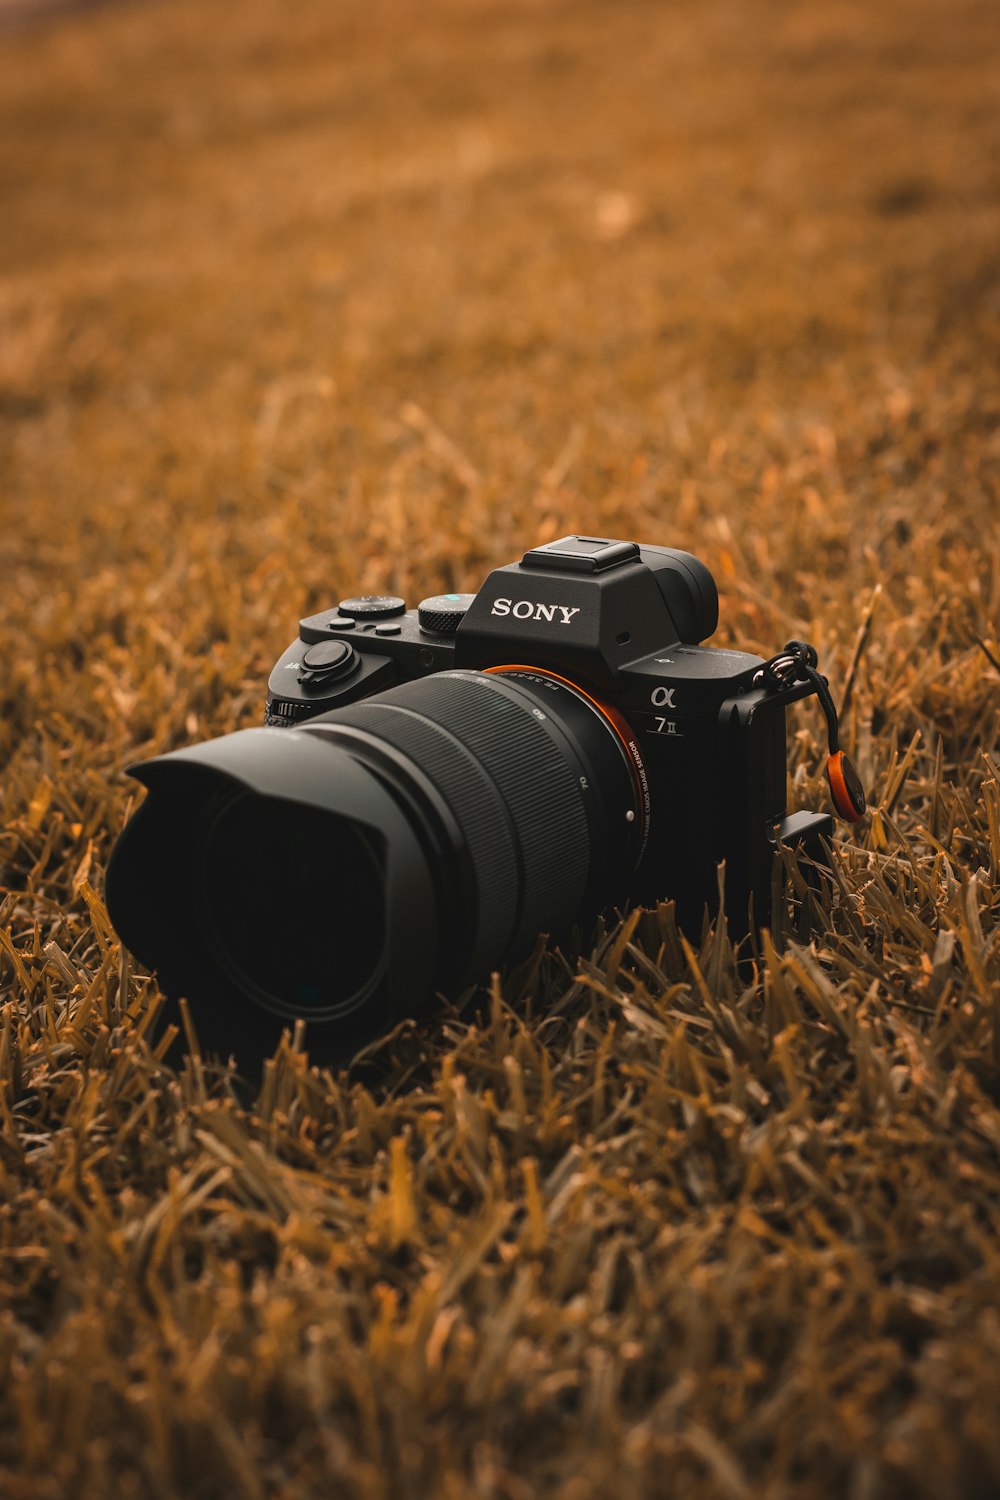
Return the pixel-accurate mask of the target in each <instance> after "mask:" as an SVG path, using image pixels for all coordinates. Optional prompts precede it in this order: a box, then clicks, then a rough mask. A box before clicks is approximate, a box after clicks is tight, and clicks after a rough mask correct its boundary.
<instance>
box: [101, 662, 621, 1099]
mask: <svg viewBox="0 0 1000 1500" xmlns="http://www.w3.org/2000/svg"><path fill="white" fill-rule="evenodd" d="M135 773H136V774H137V775H138V776H139V777H140V779H142V780H144V781H145V782H146V783H147V785H148V787H149V795H148V796H147V798H146V801H145V802H144V804H143V806H142V807H141V808H140V809H139V811H138V813H137V814H136V815H135V817H134V818H133V819H132V821H131V822H130V823H129V824H128V826H127V827H126V829H125V831H124V833H123V834H122V837H121V838H120V840H119V842H118V845H117V846H116V848H115V851H114V854H113V856H112V861H111V864H110V866H109V870H108V904H109V909H110V911H111V915H112V918H113V920H114V922H115V924H116V926H117V927H118V930H119V932H120V933H121V935H122V937H123V938H124V940H125V942H126V943H127V944H128V946H129V947H130V948H131V949H132V950H133V952H135V953H136V954H137V955H138V956H139V957H140V958H141V959H143V960H144V961H146V962H148V963H149V964H150V965H151V966H152V967H154V968H156V969H157V971H158V973H159V978H160V982H161V985H162V987H163V989H164V990H165V991H166V992H167V994H168V995H169V996H187V997H188V998H189V999H190V1000H191V1003H192V1013H193V1017H194V1021H195V1025H196V1027H197V1030H198V1032H199V1036H200V1037H201V1039H202V1042H203V1044H204V1045H205V1046H206V1047H207V1048H208V1049H209V1050H215V1051H219V1052H222V1053H223V1054H224V1055H225V1054H228V1053H235V1055H236V1056H237V1058H238V1060H239V1062H240V1064H241V1066H243V1067H244V1068H245V1069H249V1070H250V1071H253V1070H254V1068H255V1066H256V1064H257V1063H258V1062H259V1060H260V1058H262V1057H263V1056H266V1055H267V1052H268V1051H269V1050H271V1049H272V1048H273V1046H274V1045H275V1044H276V1042H277V1040H278V1038H279V1037H280V1033H281V1029H282V1026H283V1025H287V1024H288V1021H289V1020H290V1019H292V1018H293V1017H299V1016H301V1017H303V1018H305V1019H306V1021H307V1022H309V1045H310V1047H311V1049H312V1051H313V1055H314V1056H321V1055H323V1054H324V1053H333V1054H336V1053H338V1052H342V1051H344V1050H346V1049H351V1048H355V1047H357V1046H358V1045H360V1044H361V1043H363V1042H364V1041H365V1040H367V1039H369V1038H371V1037H372V1036H374V1035H376V1034H378V1033H379V1032H380V1031H383V1030H385V1029H386V1028H387V1027H389V1026H390V1025H391V1024H393V1022H394V1021H396V1020H398V1019H400V1018H401V1017H403V1016H407V1015H412V1014H414V1013H415V1011H417V1010H418V1009H419V1008H420V1007H421V1006H422V1005H423V1004H424V1003H426V1001H427V1000H428V998H429V997H430V996H432V995H433V994H434V993H435V992H437V991H442V992H444V993H447V994H452V995H457V994H458V993H460V992H461V991H462V990H463V989H465V988H466V987H468V986H469V985H471V984H473V983H475V982H476V981H478V980H480V979H482V978H484V977H485V976H486V975H487V974H488V973H489V972H490V970H491V969H493V968H496V967H498V966H500V965H502V964H504V963H507V962H509V961H512V960H515V959H517V958H519V957H521V956H523V955H524V954H525V953H526V952H527V951H529V950H530V948H531V946H532V944H533V943H534V942H535V940H536V938H537V936H538V934H539V933H547V934H549V935H550V936H553V937H557V938H558V937H560V936H563V935H565V934H566V933H567V932H568V930H569V929H570V928H571V927H572V926H573V924H574V923H577V922H579V921H581V920H584V919H586V918H588V917H590V916H592V915H594V914H596V912H597V911H598V910H599V909H600V908H601V907H603V906H607V905H609V904H611V903H612V902H614V901H615V900H619V899H621V898H622V897H623V895H624V893H625V891H626V890H627V889H628V884H629V878H630V876H631V874H632V871H633V870H634V868H635V866H636V864H637V863H638V860H639V858H640V857H641V853H642V848H643V844H644V841H645V835H646V830H647V826H648V813H649V807H648V793H647V789H646V782H645V772H644V769H643V766H642V761H641V758H640V756H639V752H638V748H637V746H636V744H635V742H634V739H633V738H632V736H631V732H630V730H629V729H628V726H627V725H626V724H625V723H624V721H623V720H621V719H619V718H618V717H617V715H616V714H615V713H614V711H613V710H612V709H610V708H608V707H607V706H606V705H603V704H601V703H599V702H597V701H596V700H595V699H593V698H591V697H590V696H588V694H587V693H585V692H584V691H582V690H581V689H580V688H579V687H577V686H575V685H574V684H572V683H570V682H567V681H565V680H564V679H562V678H559V677H557V676H555V675H554V674H552V673H548V672H544V671H541V670H538V669H534V668H530V667H517V666H511V667H507V668H493V669H491V670H490V671H489V672H475V671H453V672H441V673H437V674H434V675H433V676H430V677H427V678H424V679H422V680H420V681H416V682H410V683H406V684H404V685H402V686H399V687H396V688H391V689H389V691H387V692H384V693H381V694H378V695H377V696H375V697H372V698H369V699H366V700H365V701H363V702H360V703H357V704H353V705H350V706H347V707H343V708H339V709H337V710H334V711H333V712H331V713H328V714H324V715H320V716H318V717H317V718H314V719H311V720H309V721H307V722H306V723H304V724H301V725H298V726H296V727H294V728H289V729H277V728H268V729H250V730H243V731H241V732H240V733H237V734H233V735H227V736H225V737H224V738H222V739H219V740H212V741H209V742H207V743H206V744H203V745H197V746H193V747H191V748H190V749H188V750H182V751H177V752H174V753H173V754H171V755H166V756H161V757H159V758H158V759H157V760H155V761H150V762H147V763H145V764H144V765H142V766H140V767H137V768H136V769H135Z"/></svg>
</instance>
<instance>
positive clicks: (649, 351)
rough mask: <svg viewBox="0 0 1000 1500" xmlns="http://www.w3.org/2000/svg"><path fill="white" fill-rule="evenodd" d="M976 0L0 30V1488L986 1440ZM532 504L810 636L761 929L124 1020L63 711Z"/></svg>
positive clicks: (869, 1486) (752, 1470) (653, 1461)
mask: <svg viewBox="0 0 1000 1500" xmlns="http://www.w3.org/2000/svg"><path fill="white" fill-rule="evenodd" d="M998 51H1000V47H998V36H997V31H996V17H995V12H994V8H993V7H992V5H989V4H986V3H983V4H980V3H976V0H952V3H950V4H949V5H947V6H943V5H932V4H930V3H929V0H914V3H908V4H903V3H902V0H886V3H884V4H880V5H879V6H877V7H876V6H866V5H861V4H860V3H858V4H854V3H821V0H807V3H803V4H800V5H796V6H794V7H791V6H780V5H778V4H775V3H770V4H768V3H765V0H748V3H745V4H741V5H738V4H736V3H735V0H732V3H727V0H710V3H707V4H703V5H695V4H693V3H677V4H676V5H672V6H664V5H653V4H642V3H639V0H620V3H618V4H615V5H613V6H612V5H603V4H599V3H589V0H565V3H559V0H539V3H527V0H509V3H504V4H502V5H496V4H490V3H486V0H476V3H471V0H469V3H459V0H429V3H428V4H426V5H424V6H422V7H420V10H419V13H417V12H416V11H415V10H414V8H413V7H406V6H404V5H403V4H402V3H400V0H366V3H365V4H361V3H360V0H338V4H337V5H336V6H324V5H321V4H320V3H318V0H316V3H313V0H303V3H300V4H298V5H296V6H295V7H280V6H279V5H278V4H277V3H276V0H256V3H254V4H253V5H250V6H246V7H242V8H239V9H237V8H236V7H229V8H228V9H227V10H226V11H225V12H219V11H216V12H215V13H214V16H213V18H212V20H211V21H209V20H208V18H207V15H206V13H204V11H203V8H202V7H200V6H198V5H196V4H194V3H193V0H192V3H188V0H179V3H177V4H169V5H168V4H160V5H157V6H152V5H150V6H141V7H137V8H134V9H131V8H126V7H122V8H113V7H109V8H106V9H100V10H95V11H93V12H88V13H87V14H86V15H84V16H81V17H80V18H75V17H74V16H73V15H71V14H70V15H65V14H64V15H62V16H60V17H59V18H58V19H53V20H52V21H50V22H49V23H47V24H46V25H44V26H41V25H40V26H37V27H34V28H27V29H21V30H17V29H12V28H8V29H7V30H6V31H5V32H4V33H3V35H2V36H0V77H2V80H3V87H2V88H0V122H2V131H3V139H4V142H5V147H4V152H3V155H2V157H0V202H2V209H0V220H2V228H0V262H2V279H0V473H2V490H0V520H2V532H0V536H2V546H3V559H4V567H3V573H2V588H0V661H2V662H3V667H2V669H0V673H2V675H0V699H2V703H0V709H2V711H0V764H2V765H3V768H4V769H3V781H2V786H0V829H2V832H0V986H2V988H3V993H4V996H5V999H4V1006H3V1013H2V1027H0V1120H2V1133H0V1173H2V1200H3V1202H2V1206H0V1299H2V1311H0V1369H2V1377H0V1492H2V1493H3V1495H4V1496H5V1497H10V1500H27V1497H31V1500H35V1497H38V1500H65V1497H68V1496H81V1497H88V1500H89V1497H94V1500H106V1497H108V1496H112V1495H114V1496H136V1497H147V1496H150V1497H156V1500H159V1497H162V1500H174V1497H180V1496H183V1497H185V1500H204V1497H210V1496H212V1497H214V1496H226V1497H232V1496H240V1497H247V1500H256V1497H263V1496H269V1497H270V1496H275V1497H278V1496H280V1497H283V1500H307V1497H309V1500H312V1497H320V1496H328V1495H334V1494H336V1495H338V1496H344V1497H351V1500H355V1497H356V1500H383V1497H384V1500H396V1497H407V1500H409V1497H422V1496H427V1497H434V1500H457V1497H460V1496H466V1495H469V1496H477V1497H481V1500H527V1497H533V1496H535V1495H546V1496H551V1497H553V1500H596V1497H612V1496H614V1497H618V1496H622V1495H629V1496H636V1497H643V1496H664V1497H666V1496H671V1497H673V1496H676V1497H701V1496H720V1497H726V1500H743V1497H754V1500H757V1497H766V1500H800V1497H801V1500H805V1497H812V1496H817V1497H826V1496H833V1495H837V1496H839V1495H843V1496H847V1497H850V1500H875V1497H881V1496H901V1497H902V1496H921V1497H928V1500H947V1497H950V1496H959V1495H960V1496H962V1497H963V1500H969V1497H976V1496H993V1495H995V1494H996V1493H997V1492H998V1490H1000V1410H998V1407H1000V1402H998V1397H997V1376H996V1371H997V1365H998V1359H1000V1312H998V1308H997V1299H998V1290H1000V1244H998V1236H997V1215H998V1209H1000V1111H998V1105H1000V1034H998V997H1000V988H998V985H1000V939H998V932H1000V769H998V758H997V742H998V705H1000V645H998V643H997V620H998V617H1000V566H998V558H997V522H998V483H997V478H998V467H1000V441H998V435H1000V374H998V369H1000V364H998V355H1000V258H998V252H997V245H998V243H1000V199H998V191H997V190H998V185H1000V171H998V161H1000V118H998V110H997V99H998V92H997V81H998ZM577 528H580V529H588V530H592V531H598V532H601V533H605V534H610V535H614V534H619V535H626V536H638V537H641V538H643V539H647V540H650V541H662V542H666V543H671V544H677V545H680V546H683V547H688V548H690V549H692V550H694V551H696V552H698V553H699V554H700V555H701V556H702V557H703V558H704V559H705V560H706V561H707V562H708V563H709V565H710V566H711V567H712V568H713V570H714V571H715V572H716V574H717V576H718V578H719V580H720V583H721V585H722V587H723V590H724V599H723V625H722V629H721V632H720V636H719V640H720V642H721V643H725V642H727V641H736V642H739V643H741V644H746V645H748V646H749V647H750V648H751V649H758V650H761V651H762V652H764V653H768V652H770V651H771V650H772V649H775V648H776V647H777V646H778V645H780V644H781V643H782V642H783V641H784V640H785V639H786V638H787V637H788V636H789V635H793V634H794V635H802V634H805V635H807V636H808V637H809V638H811V639H813V640H814V641H815V642H816V644H817V645H818V647H819V649H820V654H821V659H822V660H823V661H824V663H825V664H826V666H827V669H828V670H829V671H830V673H831V676H832V677H833V679H834V681H835V683H836V684H838V685H840V686H843V684H844V682H845V679H846V678H848V677H849V678H850V681H851V692H850V704H849V709H848V712H847V714H846V729H847V739H848V741H849V742H850V743H851V744H852V746H853V747H854V748H855V749H856V752H857V754H856V758H857V760H858V763H859V765H860V767H861V769H862V770H863V772H864V774H865V776H866V779H867V781H868V784H869V787H870V790H871V792H872V798H873V802H874V805H875V808H876V811H875V813H874V816H873V817H872V819H871V821H870V823H869V824H868V825H866V826H865V827H864V828H863V829H862V830H861V831H860V832H859V833H857V834H855V835H851V834H847V835H845V836H844V838H843V839H842V841H841V842H840V843H839V845H838V848H837V851H836V854H837V858H836V870H835V873H834V876H833V878H832V880H831V882H830V886H829V889H828V890H827V892H826V893H825V896H824V898H823V900H822V901H821V903H820V910H819V913H818V923H819V925H818V930H817V931H816V933H815V934H814V936H813V938H812V940H811V941H809V940H807V939H806V938H805V936H804V934H803V933H802V932H801V931H798V930H797V929H796V928H795V925H794V919H793V921H792V922H791V923H790V927H789V931H787V932H785V933H780V934H776V935H775V945H776V950H772V951H770V952H769V953H768V954H767V955H766V956H765V959H766V961H764V962H763V963H762V964H761V965H760V968H759V971H758V972H756V973H754V974H751V975H747V974H740V973H738V971H737V970H736V969H735V966H734V964H733V961H732V955H731V950H730V948H729V945H728V942H727V939H726V937H725V934H724V933H721V932H716V933H708V934H706V935H705V936H704V938H703V939H702V940H701V942H700V943H698V944H695V945H694V946H685V944H684V943H683V942H682V941H681V939H680V938H679V936H678V935H677V933H676V931H675V929H674V926H673V922H672V918H671V910H670V908H669V907H666V906H665V907H663V908H662V909H661V910H660V911H659V912H656V913H645V914H641V915H640V914H636V915H635V916H633V917H632V918H631V919H630V920H629V921H628V922H627V924H626V925H625V926H624V927H623V928H620V929H616V930H609V931H608V932H607V934H606V935H601V934H598V936H597V937H596V938H595V939H593V941H592V942H591V943H590V944H589V945H588V946H587V947H586V948H585V951H584V953H583V954H582V956H576V955H567V956H565V957H559V956H545V957H539V958H538V959H537V960H536V961H535V962H534V963H532V964H529V965H528V966H527V967H526V968H525V969H524V970H523V972H521V973H520V974H518V975H515V976H511V977H509V978H508V979H507V980H505V981H504V982H503V983H502V984H495V985H494V988H493V991H492V996H491V997H489V998H488V1000H487V1001H486V1002H485V1004H484V1009H483V1013H482V1015H481V1016H480V1018H479V1019H478V1020H477V1021H474V1022H473V1023H472V1024H469V1022H468V1020H467V1019H462V1018H460V1017H458V1016H457V1015H455V1014H450V1015H449V1014H448V1013H447V1012H442V1013H440V1014H438V1015H435V1016H433V1017H430V1018H428V1019H427V1020H425V1021H424V1022H423V1023H422V1024H420V1025H419V1026H412V1027H407V1028H405V1029H404V1030H403V1031H402V1032H401V1033H400V1034H399V1035H397V1036H396V1037H394V1038H392V1039H391V1041H390V1043H389V1044H387V1045H386V1046H384V1047H382V1048H380V1049H376V1050H375V1051H374V1052H373V1053H372V1054H371V1055H370V1056H369V1057H368V1058H367V1059H365V1060H364V1061H363V1062H362V1063H361V1064H359V1066H358V1067H357V1068H356V1069H355V1070H354V1071H352V1072H350V1073H345V1074H343V1075H340V1076H337V1077H331V1076H328V1075H326V1074H319V1073H317V1072H315V1071H310V1069H309V1067H308V1064H307V1061H306V1059H305V1058H304V1057H303V1056H302V1055H301V1053H300V1052H299V1051H297V1050H296V1048H295V1046H294V1044H293V1043H289V1045H288V1047H287V1048H286V1049H285V1050H284V1051H283V1052H282V1053H281V1055H280V1056H279V1057H278V1058H277V1059H276V1060H275V1061H274V1062H273V1063H272V1064H270V1065H269V1067H268V1071H267V1077H266V1080H265V1084H264V1088H263V1091H262V1094H261V1096H260V1099H259V1101H258V1102H257V1103H256V1104H255V1105H254V1106H253V1107H252V1108H249V1107H247V1106H246V1104H245V1102H244V1103H241V1102H240V1101H239V1100H238V1099H237V1098H235V1097H234V1095H233V1093H232V1090H231V1087H230V1085H229V1084H228V1083H227V1081H226V1079H225V1078H220V1077H219V1076H218V1075H217V1073H215V1072H213V1071H212V1069H210V1068H209V1067H207V1066H206V1065H204V1064H202V1063H201V1062H200V1061H198V1060H193V1061H191V1062H190V1063H189V1064H188V1066H187V1067H186V1069H185V1070H184V1071H183V1072H182V1073H181V1074H180V1075H178V1076H174V1075H173V1074H170V1073H169V1072H167V1071H166V1070H165V1069H164V1068H163V1067H162V1066H161V1065H160V1064H159V1063H158V1061H157V1057H156V1053H155V1052H154V1051H151V1049H150V1046H149V1044H148V1042H147V1040H146V1036H147V1033H148V1031H149V1021H150V1018H151V1016H152V1013H153V1011H154V1009H155V1006H156V1003H157V997H156V991H155V988H154V987H153V986H152V985H151V983H150V982H149V980H148V979H147V978H146V977H145V976H143V975H138V974H135V973H134V972H133V971H132V969H131V968H130V966H129V962H128V960H127V958H126V957H125V956H124V955H123V954H122V953H121V952H120V950H119V947H118V945H117V943H116V941H115V938H114V935H113V933H112V932H111V930H110V928H109V926H108V923H107V918H106V915H105V913H104V909H103V906H102V903H101V889H102V871H103V865H104V861H105V859H106V856H107V853H108V849H109V846H110V843H111V840H112V838H113V836H114V834H115V832H116V831H117V829H118V828H119V827H120V825H121V822H122V819H123V817H124V816H125V811H126V806H127V804H128V800H129V797H130V795H131V793H130V789H129V787H128V785H127V784H126V783H125V781H124V780H123V778H122V776H121V774H120V770H121V766H122V765H123V763H124V762H126V761H127V760H129V759H131V758H133V757H134V756H136V755H141V754H146V753H149V752H151V751H153V750H159V749H164V748H166V747H168V746H172V745H177V744H179V743H182V742H185V741H188V740H190V739H192V738H194V737H203V736H207V735H209V734H215V733H220V732H222V731H225V730H228V729H231V728H233V727H235V726H236V725H243V724H251V723H256V722H258V719H259V714H260V709H261V695H262V689H263V684H264V680H265V675H266V671H267V668H268V667H269V665H270V663H271V661H272V659H273V658H274V657H275V656H276V655H277V653H278V652H279V651H280V650H281V649H282V648H283V647H284V645H285V644H286V640H287V639H288V638H290V635H291V633H292V630H293V627H294V622H295V620H296V619H297V618H298V617H299V615H300V614H304V613H306V612H307V611H309V610H311V609H314V608H317V607H319V606H320V605H321V604H323V603H325V602H326V601H328V600H330V599H335V598H337V597H338V596H340V595H342V594H343V593H344V592H346V591H348V590H351V591H353V590H355V589H356V588H358V587H361V588H365V589H376V588H391V589H393V590H398V591H400V592H403V593H406V594H408V595H409V596H410V598H411V599H413V598H416V597H418V596H419V595H421V594H423V593H429V592H432V591H435V590H437V589H439V588H442V587H449V586H459V587H463V588H464V587H474V586H475V584H476V583H477V582H478V581H479V579H480V578H481V577H482V575H483V573H484V571H485V570H486V568H487V567H488V566H489V565H491V564H493V563H497V562H500V561H506V560H508V559H509V558H510V557H512V556H514V555H516V554H517V553H518V551H519V550H520V549H521V548H523V546H524V545H525V544H527V543H530V542H533V541H536V540H538V539H542V538H545V539H547V538H550V537H552V536H556V535H560V534H562V533H563V532H565V531H567V530H572V529H577ZM869 609H871V611H872V613H871V617H870V620H869V624H868V628H867V630H866V631H865V632H864V633H863V635H861V636H859V628H860V627H861V624H862V621H863V619H864V618H865V616H866V611H868V610H869ZM796 724H797V733H796V734H795V736H794V738H793V740H792V764H791V776H792V795H793V800H794V802H795V803H796V804H799V805H812V806H819V805H822V803H823V798H824V791H823V787H822V784H821V781H820V779H819V770H820V765H821V759H822V756H821V734H820V727H821V726H820V722H819V716H818V714H817V713H816V712H815V710H810V711H806V710H801V711H799V713H798V715H797V720H796Z"/></svg>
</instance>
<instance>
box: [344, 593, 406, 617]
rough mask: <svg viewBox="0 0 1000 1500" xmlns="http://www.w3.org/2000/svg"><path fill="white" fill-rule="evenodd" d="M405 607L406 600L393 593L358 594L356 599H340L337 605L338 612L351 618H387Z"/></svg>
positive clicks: (397, 613)
mask: <svg viewBox="0 0 1000 1500" xmlns="http://www.w3.org/2000/svg"><path fill="white" fill-rule="evenodd" d="M405 609H406V600H405V599H399V598H397V597H396V595H395V594H359V595H358V597H357V598H356V599H341V601H340V603H339V604H338V605H337V610H338V612H339V613H340V614H342V615H349V616H350V618H351V619H352V620H387V619H389V618H390V616H392V615H401V614H402V613H403V611H404V610H405Z"/></svg>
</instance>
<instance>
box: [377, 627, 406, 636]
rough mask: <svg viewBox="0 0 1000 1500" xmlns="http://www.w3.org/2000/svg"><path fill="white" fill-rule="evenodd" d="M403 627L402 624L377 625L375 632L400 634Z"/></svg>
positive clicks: (378, 633) (379, 633)
mask: <svg viewBox="0 0 1000 1500" xmlns="http://www.w3.org/2000/svg"><path fill="white" fill-rule="evenodd" d="M402 629H403V627H402V625H376V626H375V634H376V635H399V634H400V632H401V631H402Z"/></svg>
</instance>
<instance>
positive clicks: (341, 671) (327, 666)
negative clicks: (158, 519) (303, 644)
mask: <svg viewBox="0 0 1000 1500" xmlns="http://www.w3.org/2000/svg"><path fill="white" fill-rule="evenodd" d="M357 661H358V653H357V652H356V651H355V649H354V647H353V646H352V645H351V644H350V642H348V641H336V640H335V641H320V642H319V644H318V645H316V646H310V647H309V650H308V651H307V652H306V653H305V655H304V656H303V658H302V665H301V667H300V668H299V681H300V682H302V681H305V682H320V681H324V682H325V681H327V680H328V679H329V678H331V677H346V676H347V674H348V672H353V670H354V668H355V667H356V666H357Z"/></svg>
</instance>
